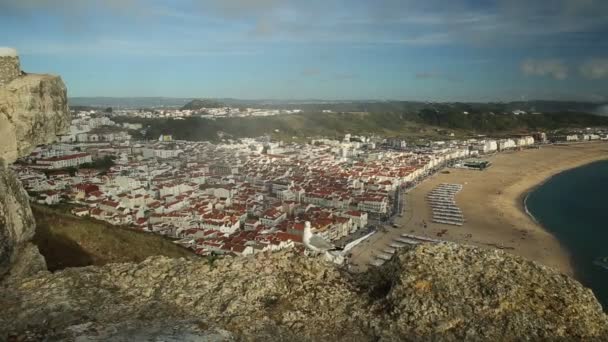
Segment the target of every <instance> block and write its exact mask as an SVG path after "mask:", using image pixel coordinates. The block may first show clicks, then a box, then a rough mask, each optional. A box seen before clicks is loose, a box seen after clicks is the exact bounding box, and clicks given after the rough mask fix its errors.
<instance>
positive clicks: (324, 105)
mask: <svg viewBox="0 0 608 342" xmlns="http://www.w3.org/2000/svg"><path fill="white" fill-rule="evenodd" d="M199 101H202V104H204V105H207V106H208V107H209V106H212V105H213V104H221V105H222V106H224V105H225V106H232V107H254V108H268V109H302V110H304V111H309V112H315V111H321V110H331V111H334V112H401V111H408V112H412V111H418V110H420V109H422V108H424V107H425V106H435V105H437V106H446V107H452V108H454V109H460V108H468V109H471V110H474V111H494V112H498V113H500V112H511V111H513V110H518V109H519V110H524V111H528V112H584V113H600V112H601V111H602V107H605V106H606V105H607V104H606V103H595V102H576V101H540V100H530V101H514V102H487V103H484V102H423V101H394V100H386V101H380V100H376V101H374V100H319V99H309V100H272V99H267V100H265V99H260V100H243V99H233V98H217V99H205V100H201V99H196V100H193V99H192V98H171V97H71V98H70V99H69V104H70V106H72V107H73V106H92V107H103V108H106V107H113V108H161V107H162V108H181V107H184V106H188V109H191V108H192V109H198V108H201V107H200V105H198V103H201V102H199ZM197 107H198V108H197ZM603 110H604V111H605V108H604V109H603Z"/></svg>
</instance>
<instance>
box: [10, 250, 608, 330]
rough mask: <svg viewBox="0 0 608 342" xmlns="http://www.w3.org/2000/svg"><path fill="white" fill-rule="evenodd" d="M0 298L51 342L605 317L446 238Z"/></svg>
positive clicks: (574, 326)
mask: <svg viewBox="0 0 608 342" xmlns="http://www.w3.org/2000/svg"><path fill="white" fill-rule="evenodd" d="M0 302H2V303H11V304H12V305H4V307H5V309H4V310H2V311H1V312H0V331H8V332H9V333H8V334H14V335H17V336H35V338H50V339H51V340H52V339H67V340H70V339H73V338H75V337H77V336H88V337H89V338H91V339H93V337H96V336H97V337H99V336H105V337H108V336H111V334H118V333H120V332H121V331H122V330H121V329H125V331H130V333H132V334H143V333H144V332H146V331H147V332H148V333H150V332H152V331H157V332H158V336H160V337H162V336H164V335H162V334H165V335H167V334H170V331H171V330H163V329H159V326H160V323H159V322H164V323H163V324H165V325H166V326H171V325H172V324H173V325H175V326H186V327H194V328H188V329H187V330H184V333H186V332H187V333H188V334H189V335H192V334H193V335H194V336H199V335H200V336H207V335H209V334H212V335H213V334H215V335H213V336H216V335H217V336H220V335H221V336H224V337H225V338H234V339H236V340H272V341H283V340H290V341H325V340H343V341H369V340H380V341H395V340H401V341H418V340H425V341H426V340H434V339H435V340H448V341H462V340H469V341H476V340H491V339H496V340H500V341H515V340H521V339H528V340H558V339H562V340H588V341H598V340H600V341H601V340H608V339H607V338H608V318H607V317H606V315H605V314H604V313H603V312H602V308H601V307H600V305H599V303H598V302H597V300H596V299H595V297H594V296H593V294H592V293H591V291H590V290H588V289H585V288H584V287H582V286H581V285H580V284H579V283H578V282H576V281H575V280H573V279H571V278H569V277H567V276H565V275H561V274H558V273H556V272H554V271H552V270H551V269H548V268H546V267H543V266H540V265H538V264H536V263H533V262H529V261H525V260H523V259H520V258H518V257H515V256H512V255H509V254H506V253H504V252H501V251H490V250H482V249H478V248H474V247H465V246H459V245H456V244H450V243H445V244H439V245H423V246H420V247H418V248H415V249H412V250H409V251H405V252H403V253H402V254H400V255H399V256H398V257H397V258H395V259H394V260H393V261H391V262H390V263H389V264H388V265H387V266H386V267H383V268H379V269H377V270H375V271H371V272H370V273H366V274H361V275H351V274H348V273H346V272H344V271H341V270H339V269H337V268H335V267H333V266H331V265H329V264H327V263H325V262H323V261H322V259H321V258H308V257H303V256H301V255H296V254H293V253H291V252H282V253H276V254H269V255H258V256H255V257H250V258H238V259H225V260H218V261H215V262H214V263H209V262H208V261H206V260H199V261H196V260H195V261H193V260H185V259H168V258H162V257H154V258H150V259H148V260H146V261H145V262H143V263H141V264H113V265H107V266H104V267H101V268H95V267H87V268H81V269H67V270H64V271H61V272H57V273H54V274H51V273H46V272H41V273H37V274H35V275H33V276H30V277H26V278H21V279H11V280H10V281H9V282H7V283H5V284H4V285H3V288H1V289H0ZM185 329H186V328H185ZM108 334H109V335H108ZM180 334H181V333H180ZM197 334H199V335H197ZM218 334H219V335H218ZM178 335H179V334H178ZM146 336H149V335H146ZM179 336H181V335H179ZM97 337H96V338H97ZM176 340H179V338H177V339H176Z"/></svg>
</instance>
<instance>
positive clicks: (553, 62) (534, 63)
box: [521, 59, 568, 80]
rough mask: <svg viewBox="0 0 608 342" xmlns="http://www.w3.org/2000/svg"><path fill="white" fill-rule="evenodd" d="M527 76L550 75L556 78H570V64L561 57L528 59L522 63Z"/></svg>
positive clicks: (522, 68) (522, 69)
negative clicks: (560, 58) (565, 62)
mask: <svg viewBox="0 0 608 342" xmlns="http://www.w3.org/2000/svg"><path fill="white" fill-rule="evenodd" d="M521 71H522V72H523V73H524V75H526V76H549V77H552V78H554V79H556V80H565V79H566V78H568V66H566V64H564V62H563V61H561V60H559V59H528V60H525V61H523V63H522V64H521Z"/></svg>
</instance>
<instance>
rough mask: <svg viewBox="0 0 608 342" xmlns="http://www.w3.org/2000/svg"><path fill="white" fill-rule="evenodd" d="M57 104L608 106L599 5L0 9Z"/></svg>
mask: <svg viewBox="0 0 608 342" xmlns="http://www.w3.org/2000/svg"><path fill="white" fill-rule="evenodd" d="M0 32H2V34H1V35H0V46H9V47H14V48H17V49H18V51H19V54H20V58H21V64H22V69H24V70H25V71H28V72H41V73H54V74H59V75H61V76H62V77H63V79H64V81H65V83H66V85H67V86H68V93H69V96H72V97H76V96H112V97H132V96H167V97H201V98H222V97H231V98H241V99H332V100H347V99H352V100H364V99H374V100H385V99H386V100H420V101H482V102H483V101H510V100H530V99H551V100H554V99H556V100H583V101H607V100H608V39H607V38H606V37H608V1H606V0H475V1H473V0H450V1H446V0H424V1H414V0H298V1H295V0H217V1H215V0H148V1H146V0H0Z"/></svg>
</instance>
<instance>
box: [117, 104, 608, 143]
mask: <svg viewBox="0 0 608 342" xmlns="http://www.w3.org/2000/svg"><path fill="white" fill-rule="evenodd" d="M116 120H118V121H127V122H139V123H142V124H143V125H144V127H146V134H145V135H143V136H139V137H136V138H143V139H157V138H158V136H159V135H161V134H172V135H173V137H174V138H176V139H180V140H193V141H199V140H208V141H215V140H218V138H219V135H218V133H221V134H222V135H223V136H226V137H231V138H245V137H258V136H262V135H271V136H273V137H275V138H280V139H290V138H292V137H297V138H303V137H304V138H305V137H320V136H325V137H340V136H342V135H344V134H345V133H352V134H378V135H381V136H407V137H409V138H411V139H415V138H417V137H432V136H433V135H441V134H445V133H446V130H450V131H451V132H454V133H455V134H456V135H457V136H459V135H466V134H468V133H494V134H496V133H523V132H527V131H535V130H539V129H544V130H547V129H549V130H553V129H559V128H571V127H597V126H608V117H603V116H597V115H592V114H585V113H546V114H528V115H513V114H508V115H504V114H490V113H487V112H470V113H469V114H464V113H463V111H462V110H461V109H460V108H459V109H454V108H452V107H438V106H433V107H426V108H424V109H421V110H420V111H418V112H413V113H410V112H401V113H301V114H291V115H277V116H269V117H238V118H219V119H215V120H211V119H201V118H194V117H192V118H187V119H185V120H172V119H141V118H124V117H123V118H116ZM441 129H443V130H441Z"/></svg>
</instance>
